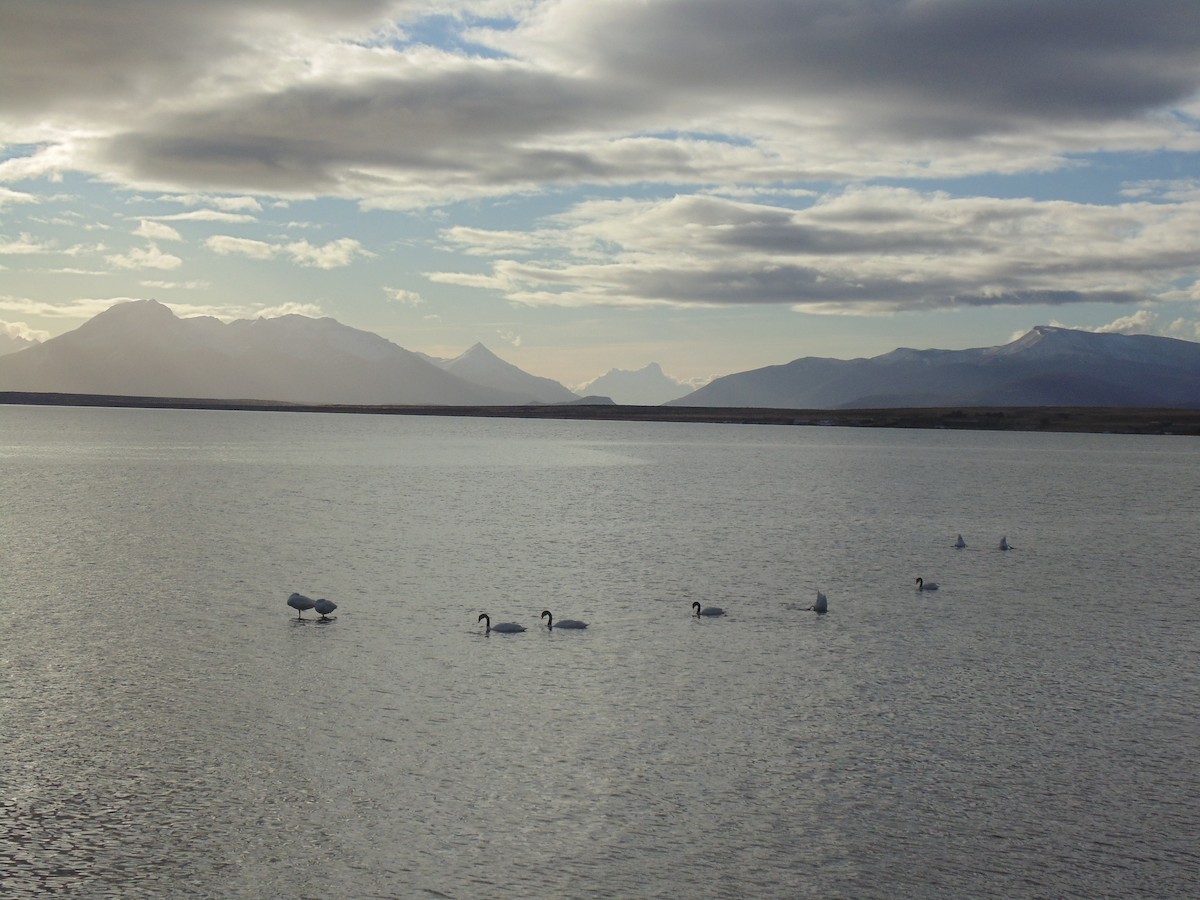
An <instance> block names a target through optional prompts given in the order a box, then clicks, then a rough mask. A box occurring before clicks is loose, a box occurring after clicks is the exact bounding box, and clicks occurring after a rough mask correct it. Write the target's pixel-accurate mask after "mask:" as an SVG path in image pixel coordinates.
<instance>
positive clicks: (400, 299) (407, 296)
mask: <svg viewBox="0 0 1200 900" xmlns="http://www.w3.org/2000/svg"><path fill="white" fill-rule="evenodd" d="M383 292H384V293H385V294H387V296H388V299H390V300H395V301H396V302H397V303H403V304H404V305H405V306H414V307H415V306H424V305H425V298H424V297H422V296H421V295H420V294H419V293H418V292H417V291H408V290H405V289H404V288H394V287H387V286H386V285H385V286H384V288H383Z"/></svg>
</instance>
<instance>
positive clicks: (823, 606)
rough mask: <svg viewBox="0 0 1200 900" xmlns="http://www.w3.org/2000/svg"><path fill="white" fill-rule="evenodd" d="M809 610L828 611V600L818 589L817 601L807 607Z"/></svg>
mask: <svg viewBox="0 0 1200 900" xmlns="http://www.w3.org/2000/svg"><path fill="white" fill-rule="evenodd" d="M809 609H810V610H812V611H813V612H817V613H823V612H829V600H828V599H827V598H826V597H825V595H824V594H822V593H821V592H820V591H817V602H816V603H814V604H813V605H812V606H810V607H809Z"/></svg>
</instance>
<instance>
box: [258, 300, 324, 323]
mask: <svg viewBox="0 0 1200 900" xmlns="http://www.w3.org/2000/svg"><path fill="white" fill-rule="evenodd" d="M324 315H325V313H324V312H323V311H322V309H321V307H320V306H318V305H317V304H315V303H283V304H280V305H279V306H270V307H267V308H265V309H260V310H258V312H256V313H254V317H255V318H259V319H278V318H279V317H280V316H308V317H309V318H313V319H319V318H322V317H323V316H324Z"/></svg>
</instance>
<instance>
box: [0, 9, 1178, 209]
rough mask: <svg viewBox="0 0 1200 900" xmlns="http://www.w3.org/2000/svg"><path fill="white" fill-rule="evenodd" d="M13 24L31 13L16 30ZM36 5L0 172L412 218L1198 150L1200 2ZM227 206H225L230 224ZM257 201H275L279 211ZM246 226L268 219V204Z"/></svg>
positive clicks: (4, 111)
mask: <svg viewBox="0 0 1200 900" xmlns="http://www.w3.org/2000/svg"><path fill="white" fill-rule="evenodd" d="M14 7H15V8H14ZM500 7H501V8H502V9H503V12H504V15H503V16H502V17H503V19H504V20H505V21H506V22H508V23H510V24H508V25H506V26H505V27H473V28H469V30H468V31H467V32H466V33H464V35H463V38H464V40H465V41H467V42H469V43H470V44H471V46H472V47H473V48H475V50H476V51H478V52H463V51H461V50H455V49H444V50H439V49H436V48H433V47H430V46H428V45H422V44H417V43H413V42H411V41H409V39H408V38H407V37H406V34H405V28H406V26H408V25H410V24H414V25H416V24H420V22H421V18H422V17H423V16H425V15H427V14H429V13H430V12H431V10H432V11H433V12H436V13H440V14H442V15H443V16H444V17H446V18H452V17H453V16H454V15H455V14H457V13H461V14H462V15H463V18H462V20H461V21H464V22H468V23H470V22H473V21H483V20H477V19H475V18H473V17H474V16H475V15H476V14H488V13H490V14H491V15H493V16H497V17H500V13H498V12H497V9H496V8H494V5H492V6H489V5H488V4H484V3H468V2H461V3H453V2H451V3H445V4H439V5H438V6H437V7H436V8H433V7H430V6H429V5H428V4H426V3H423V2H416V0H413V2H394V3H387V2H383V0H354V2H347V3H343V4H338V6H337V9H336V13H335V12H334V10H333V8H332V7H329V6H328V4H324V3H320V2H317V0H308V2H297V3H292V4H286V5H281V4H278V3H276V2H271V0H246V2H233V0H213V2H209V3H203V4H199V3H197V4H162V3H153V2H150V0H114V2H111V3H105V4H102V5H99V6H98V5H96V4H89V3H83V2H76V3H73V4H71V5H70V10H69V15H67V14H64V11H63V8H62V6H61V4H44V3H38V2H34V0H13V2H12V3H10V4H9V5H8V7H6V27H5V29H4V31H3V33H2V34H3V36H0V82H2V83H12V84H20V85H22V90H20V91H9V92H5V94H4V97H3V99H0V125H4V126H5V128H6V133H8V134H9V135H10V137H9V140H12V141H14V142H16V141H21V142H24V143H26V144H30V145H36V147H37V150H36V151H35V152H33V153H32V154H31V155H30V156H27V157H17V158H15V159H9V160H7V161H6V162H5V163H3V164H0V178H2V177H4V171H3V167H8V168H9V169H10V170H13V171H16V170H21V171H22V173H23V174H24V175H25V176H29V175H30V174H32V173H34V172H37V173H40V174H43V175H44V174H51V173H53V172H62V171H67V170H69V169H72V168H74V169H78V170H81V171H90V172H93V173H96V174H98V175H101V176H102V177H103V178H105V179H106V180H110V181H115V182H119V183H121V184H124V185H128V186H144V187H147V188H153V189H156V190H164V191H170V192H173V193H177V194H179V195H180V196H192V195H195V196H201V195H210V194H217V195H220V194H224V193H232V194H235V195H237V196H238V197H241V198H245V197H248V196H250V195H271V196H276V197H307V196H315V195H322V194H323V195H330V196H339V197H349V198H355V199H358V200H360V201H361V202H362V203H363V204H364V205H366V206H374V207H391V208H413V207H420V206H429V205H439V204H445V203H449V202H452V201H454V200H456V199H470V198H478V197H496V196H504V195H509V194H526V193H533V192H539V191H542V190H544V189H545V188H546V187H548V186H559V187H567V186H574V185H597V186H614V185H636V184H642V183H647V182H658V183H666V184H675V185H679V186H681V187H686V188H687V189H689V190H691V189H694V188H695V187H697V186H718V185H728V186H731V187H735V186H736V187H739V188H741V189H747V188H754V187H763V186H769V185H781V184H782V185H787V184H789V183H790V184H792V185H795V184H796V183H798V182H801V181H820V182H828V181H841V182H847V181H859V180H862V179H867V178H878V177H896V178H905V177H908V178H929V177H934V176H938V175H966V174H978V173H985V172H1019V171H1045V170H1047V169H1051V168H1055V167H1061V166H1064V165H1067V164H1069V163H1070V162H1071V161H1072V160H1073V159H1076V158H1077V157H1078V155H1079V154H1084V153H1090V152H1094V151H1097V150H1106V151H1115V152H1119V151H1133V150H1159V149H1163V148H1167V149H1171V148H1174V149H1180V150H1185V151H1193V150H1195V149H1197V148H1198V147H1200V136H1198V134H1197V129H1196V120H1195V117H1194V105H1195V103H1196V97H1197V94H1198V92H1200V53H1198V52H1197V48H1198V46H1200V7H1198V6H1197V5H1196V4H1195V3H1194V0H1144V2H1142V3H1139V4H1138V9H1137V15H1136V16H1132V15H1130V12H1129V7H1128V4H1127V3H1126V2H1123V0H1095V2H1093V3H1089V4H1088V7H1087V11H1086V14H1085V13H1083V12H1082V11H1081V10H1080V7H1079V4H1078V2H1077V0H1041V2H1038V3H1013V2H1011V0H975V2H971V3H953V2H940V0H937V2H934V0H922V2H912V0H857V2H853V3H846V2H842V0H746V2H743V3H736V4H730V3H728V2H726V0H659V2H654V3H646V2H644V0H611V2H606V3H595V2H593V0H557V2H553V3H550V2H547V3H517V4H500ZM214 202H215V201H214ZM256 202H257V201H256ZM238 209H252V207H250V206H249V205H246V206H241V207H238Z"/></svg>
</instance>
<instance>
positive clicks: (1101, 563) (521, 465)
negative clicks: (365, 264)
mask: <svg viewBox="0 0 1200 900" xmlns="http://www.w3.org/2000/svg"><path fill="white" fill-rule="evenodd" d="M0 472H2V474H3V478H2V479H0V527H2V528H3V532H2V537H3V542H2V544H0V613H2V614H3V617H4V621H5V623H6V628H5V630H4V633H3V638H2V639H0V679H2V681H0V749H2V751H3V767H2V768H0V787H2V798H0V799H2V803H3V805H2V806H0V878H3V882H2V883H0V894H3V895H4V896H6V897H22V898H24V897H35V896H36V897H41V896H64V897H88V898H92V897H110V896H111V897H121V898H131V897H132V898H137V897H213V898H260V897H312V898H328V897H355V898H360V897H361V898H374V897H379V898H388V897H422V896H427V897H467V898H470V897H488V898H493V897H495V898H507V897H556V898H557V897H563V898H598V897H614V898H618V897H619V898H625V897H672V898H674V897H688V898H708V897H728V898H738V897H822V898H827V897H855V898H864V897H897V896H905V897H964V896H971V897H1089V898H1090V897H1097V896H1125V897H1128V896H1145V897H1194V896H1197V894H1198V893H1200V849H1198V847H1200V845H1198V844H1197V842H1196V835H1197V834H1200V718H1198V717H1197V713H1196V709H1197V698H1198V697H1200V583H1198V580H1197V561H1198V560H1200V553H1198V552H1197V547H1200V516H1198V515H1197V512H1196V504H1197V498H1200V443H1197V442H1196V439H1194V438H1181V437H1155V436H1118V435H1065V434H1030V433H991V432H956V431H955V432H952V431H935V430H875V429H844V428H825V427H778V426H735V425H702V424H666V423H622V422H561V421H535V420H508V419H459V418H432V417H408V416H355V415H322V414H305V413H256V412H221V411H184V410H128V409H64V408H51V407H15V406H11V407H5V406H0ZM960 533H961V534H962V535H963V537H964V538H965V540H966V541H967V544H968V546H967V548H966V549H962V550H958V549H955V548H954V547H953V546H952V545H953V542H954V540H955V538H956V537H957V535H958V534H960ZM1005 535H1007V537H1008V540H1009V541H1010V542H1011V544H1012V547H1013V549H1011V550H1009V551H1007V552H1002V551H1000V550H999V549H998V545H999V541H1000V539H1001V537H1002V536H1005ZM917 577H922V578H924V579H925V580H926V581H934V582H939V583H940V590H938V591H936V592H928V591H926V592H918V591H917V590H916V589H915V579H916V578H917ZM818 589H819V590H821V591H823V592H824V593H826V594H827V596H828V598H829V612H828V613H827V614H826V615H817V614H816V613H814V612H811V611H809V609H808V607H809V606H811V605H812V604H813V602H814V599H815V596H816V591H817V590H818ZM293 591H298V592H300V593H303V594H306V595H308V596H310V597H314V598H315V597H327V598H329V599H331V600H334V601H335V602H337V603H338V605H339V607H338V610H337V611H336V613H335V618H334V619H333V620H331V621H328V622H320V621H318V620H317V616H316V615H315V614H314V613H312V612H308V613H305V614H304V619H303V620H301V619H298V618H297V614H296V613H295V611H293V610H291V609H290V608H289V607H288V606H287V605H286V602H285V601H286V599H287V597H288V595H289V594H290V593H292V592H293ZM695 601H699V602H700V603H702V604H703V605H704V606H709V605H716V606H721V607H723V608H724V609H725V610H726V612H727V615H725V616H723V617H714V618H699V619H698V618H696V617H694V616H692V615H691V605H692V603H693V602H695ZM542 610H550V611H551V612H552V613H553V614H554V616H555V617H556V618H559V619H565V618H576V619H583V620H585V621H587V622H589V623H590V626H589V627H588V628H587V629H586V630H578V631H568V630H563V629H555V630H554V631H549V630H547V629H546V628H545V626H544V624H543V620H541V619H540V618H539V615H540V613H541V612H542ZM483 612H486V613H488V614H489V615H490V616H491V619H492V621H493V623H498V622H501V621H515V622H518V623H521V624H523V625H525V626H526V628H527V629H528V630H527V631H525V632H524V633H520V634H499V633H491V634H487V633H485V631H484V627H483V625H482V624H481V623H480V622H478V617H479V615H480V613H483Z"/></svg>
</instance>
